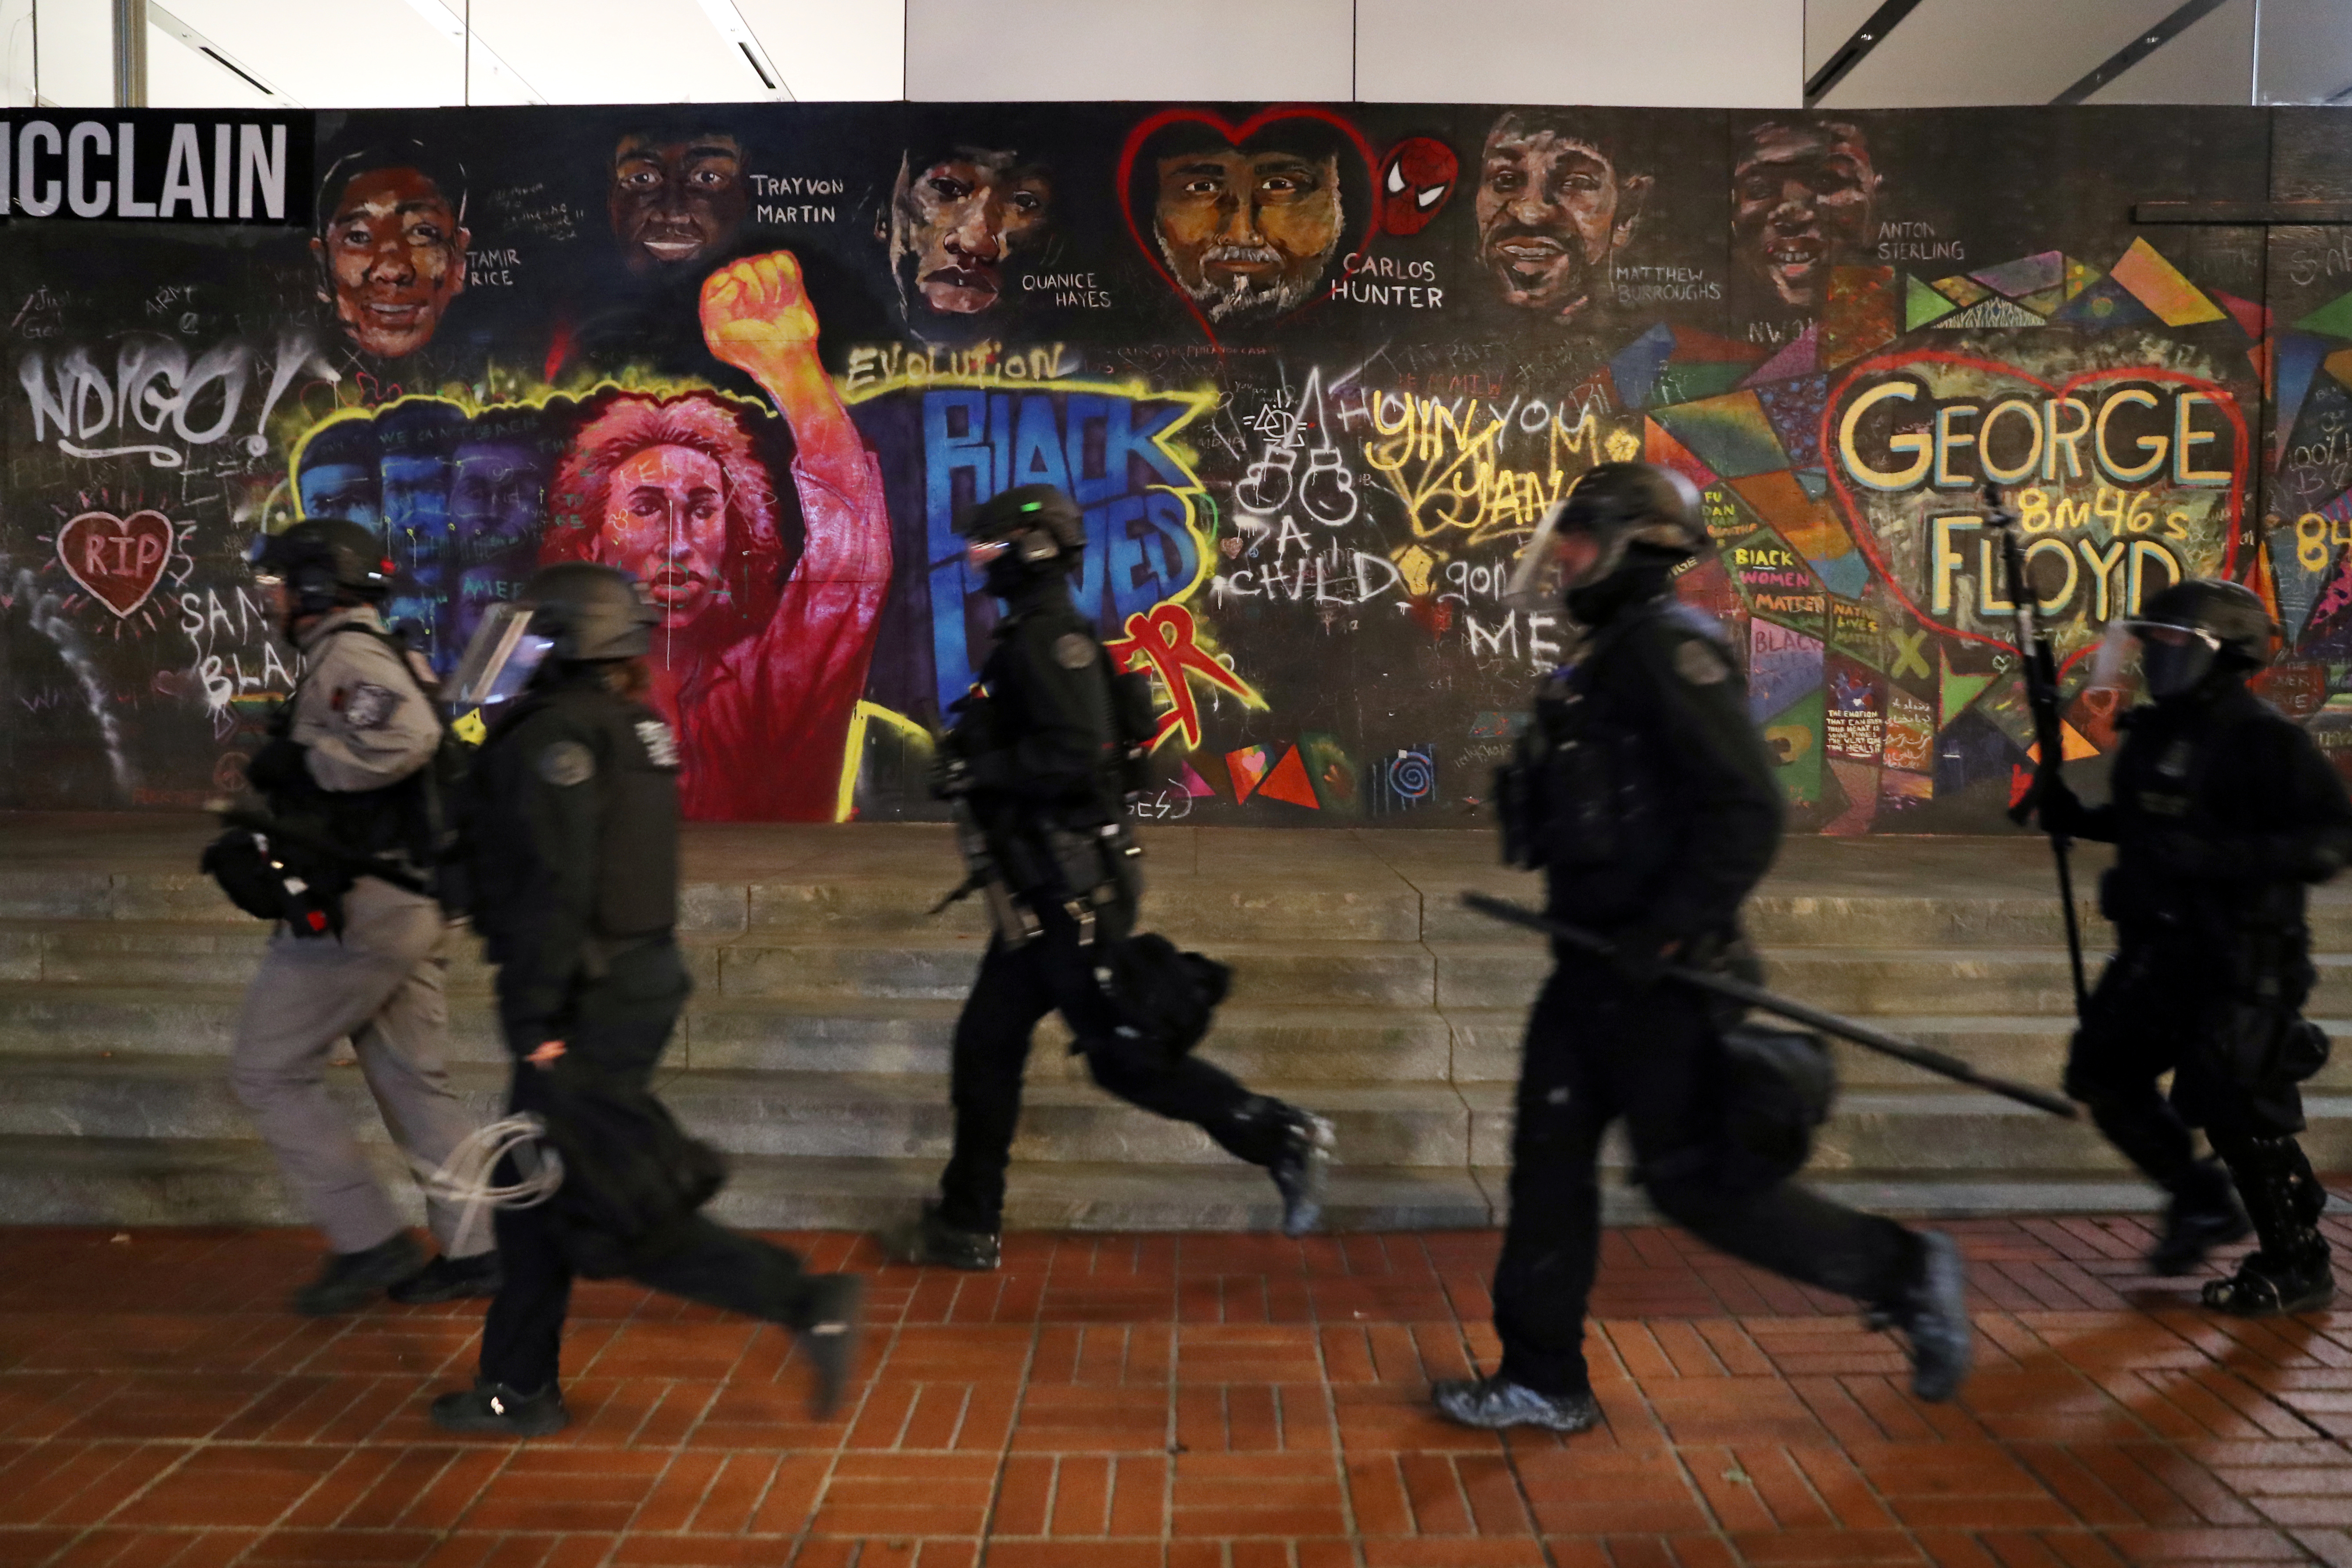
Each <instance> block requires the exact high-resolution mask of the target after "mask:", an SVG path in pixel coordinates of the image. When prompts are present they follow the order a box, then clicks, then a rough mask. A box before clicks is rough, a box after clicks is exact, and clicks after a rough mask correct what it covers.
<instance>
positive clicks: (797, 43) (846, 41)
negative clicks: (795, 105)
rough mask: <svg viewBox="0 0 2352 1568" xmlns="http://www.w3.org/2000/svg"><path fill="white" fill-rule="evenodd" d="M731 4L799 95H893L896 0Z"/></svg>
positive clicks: (900, 16)
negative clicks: (741, 15) (756, 35)
mask: <svg viewBox="0 0 2352 1568" xmlns="http://www.w3.org/2000/svg"><path fill="white" fill-rule="evenodd" d="M735 8H736V9H737V10H738V11H740V12H741V13H742V14H743V20H744V21H745V22H747V23H749V24H750V25H751V31H753V32H754V33H756V34H758V35H759V37H760V45H761V47H762V48H764V49H766V50H767V51H768V58H770V59H771V60H772V61H774V62H775V66H776V68H777V69H778V70H780V71H782V72H783V74H784V80H785V82H786V83H787V84H789V85H790V86H791V88H792V89H793V96H794V97H795V98H798V99H800V100H802V101H803V102H805V103H814V102H817V101H819V100H838V99H874V98H897V97H898V95H899V92H900V90H901V89H902V88H903V87H904V85H905V81H906V69H907V63H906V60H905V59H904V58H902V55H901V53H900V51H901V49H902V48H903V47H904V45H905V41H906V36H907V8H906V5H905V4H904V0H856V3H855V4H844V3H843V0H735Z"/></svg>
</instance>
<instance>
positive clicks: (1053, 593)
mask: <svg viewBox="0 0 2352 1568" xmlns="http://www.w3.org/2000/svg"><path fill="white" fill-rule="evenodd" d="M961 532H962V533H963V535H964V536H965V537H966V538H967V539H968V540H969V541H970V542H971V543H970V549H969V558H970V560H971V563H972V564H973V565H974V566H975V567H977V568H978V569H979V570H980V571H981V572H982V574H984V576H985V578H986V581H987V585H988V591H989V592H990V593H991V594H992V595H995V597H996V598H997V599H998V600H999V601H1000V602H1001V603H1002V604H1003V609H1004V614H1003V619H1002V620H1001V621H999V622H998V623H997V627H996V647H995V648H994V649H993V650H992V652H991V653H990V655H989V657H988V659H987V662H986V664H985V666H984V667H983V668H982V671H981V686H982V691H981V692H980V693H978V694H975V695H974V696H973V697H971V698H970V699H968V700H964V701H963V702H961V703H959V704H958V705H957V706H958V709H959V712H958V716H957V720H956V723H955V726H954V728H953V729H952V730H951V731H950V732H949V734H948V735H947V736H946V737H945V739H944V740H943V741H942V742H941V743H940V755H939V762H938V764H937V768H936V771H935V773H934V776H933V784H932V787H933V793H934V794H935V795H938V796H939V797H940V799H942V800H946V801H949V802H950V803H951V804H952V805H954V807H955V810H956V814H957V820H958V825H959V837H961V840H962V844H963V847H964V850H965V854H966V857H967V863H968V865H969V866H970V868H971V875H970V876H969V877H968V878H967V879H966V880H965V883H964V886H963V887H962V888H961V889H958V890H957V893H956V894H954V895H950V901H952V899H953V898H954V897H958V896H961V894H962V893H964V892H966V891H972V890H979V891H983V892H985V894H986V896H987V898H988V901H989V908H990V910H991V913H992V918H993V920H994V921H995V926H996V930H995V934H994V935H993V936H992V937H991V938H990V940H989V943H988V952H987V955H986V956H985V957H984V958H983V959H982V961H981V966H980V977H979V979H978V980H977V981H976V982H975V983H974V984H973V985H972V989H971V997H970V998H969V999H968V1000H967V1001H966V1002H965V1003H964V1007H963V1013H962V1016H961V1017H959V1018H958V1019H957V1020H956V1028H955V1045H954V1055H953V1058H952V1062H951V1066H950V1096H951V1097H952V1099H953V1100H954V1104H955V1149H954V1152H953V1154H952V1155H951V1156H950V1159H949V1161H948V1166H947V1170H946V1172H945V1173H943V1174H942V1175H941V1176H940V1196H939V1199H938V1201H937V1202H935V1203H927V1204H926V1205H924V1207H923V1211H922V1213H921V1215H920V1216H919V1218H918V1219H917V1220H916V1221H915V1222H914V1223H913V1225H912V1226H909V1227H908V1229H907V1230H906V1231H905V1232H904V1234H902V1235H900V1236H898V1237H894V1238H893V1250H895V1251H896V1252H897V1253H898V1255H899V1256H901V1257H903V1258H907V1259H908V1261H910V1262H916V1263H929V1264H938V1265H941V1266H944V1267H947V1268H967V1269H990V1268H995V1267H996V1266H997V1264H998V1262H999V1259H1000V1250H999V1245H998V1233H999V1230H1000V1229H1001V1226H1002V1222H1003V1209H1004V1172H1005V1167H1006V1165H1007V1164H1008V1163H1010V1162H1011V1159H1012V1154H1013V1127H1014V1124H1015V1123H1016V1122H1017V1121H1019V1120H1020V1116H1021V1076H1022V1071H1023V1068H1024V1065H1025V1064H1026V1063H1027V1061H1028V1059H1029V1044H1030V1035H1031V1033H1032V1031H1034V1029H1035V1028H1036V1026H1037V1022H1038V1020H1039V1019H1041V1018H1043V1017H1044V1016H1045V1015H1046V1014H1047V1013H1049V1012H1054V1011H1059V1012H1060V1013H1061V1015H1062V1017H1063V1020H1064V1022H1066V1023H1067V1024H1068V1025H1069V1026H1070V1032H1071V1033H1072V1034H1073V1035H1074V1036H1076V1042H1075V1044H1074V1045H1073V1046H1072V1047H1071V1048H1072V1049H1073V1051H1075V1052H1076V1054H1078V1055H1081V1056H1084V1057H1085V1058H1086V1061H1087V1071H1088V1072H1089V1073H1091V1074H1092V1075H1093V1076H1094V1079H1095V1081H1096V1082H1097V1083H1098V1084H1100V1085H1101V1086H1102V1087H1103V1088H1105V1089H1108V1090H1109V1091H1110V1092H1111V1093H1113V1094H1115V1095H1117V1096H1118V1097H1119V1098H1120V1099H1122V1100H1127V1101H1129V1103H1130V1104H1134V1105H1139V1106H1141V1107H1142V1108H1143V1109H1144V1110H1150V1111H1155V1112H1157V1113H1158V1114H1160V1115H1161V1116H1165V1117H1170V1118H1171V1119H1173V1120H1176V1121H1190V1122H1192V1123H1193V1124H1194V1125H1195V1126H1197V1127H1200V1128H1201V1129H1202V1131H1206V1132H1207V1133H1208V1134H1209V1136H1210V1137H1211V1138H1213V1139H1214V1140H1215V1141H1216V1142H1217V1144H1218V1146H1219V1147H1221V1148H1223V1150H1224V1151H1225V1152H1227V1153H1230V1154H1232V1155H1234V1157H1235V1158H1237V1159H1241V1160H1245V1161H1247V1162H1249V1163H1251V1164H1253V1165H1260V1166H1264V1167H1265V1169H1266V1171H1267V1173H1269V1174H1270V1175H1272V1176H1273V1178H1274V1184H1275V1187H1276V1193H1277V1194H1278V1195H1279V1197H1280V1199H1281V1203H1282V1227H1283V1230H1284V1232H1285V1234H1286V1235H1290V1236H1301V1235H1304V1234H1305V1233H1306V1232H1307V1231H1308V1230H1309V1229H1311V1228H1313V1226H1314V1225H1315V1223H1316V1221H1317V1219H1318V1216H1319V1215H1320V1213H1321V1208H1322V1188H1323V1178H1324V1171H1325V1168H1326V1166H1327V1164H1328V1161H1329V1158H1330V1151H1331V1143H1332V1136H1331V1126H1330V1123H1328V1121H1324V1120H1323V1119H1322V1118H1320V1117H1318V1116H1314V1115H1310V1114H1308V1113H1307V1111H1304V1110H1299V1109H1298V1108H1297V1107H1296V1106H1293V1105H1286V1104H1285V1103H1283V1102H1282V1101H1281V1100H1272V1099H1268V1098H1267V1097H1265V1096H1264V1095H1258V1094H1252V1093H1251V1092H1250V1091H1249V1090H1248V1089H1244V1088H1243V1087H1242V1086H1241V1085H1240V1084H1239V1083H1237V1082H1235V1081H1234V1079H1233V1077H1232V1075H1230V1074H1228V1073H1226V1072H1223V1071H1222V1070H1221V1069H1219V1068H1215V1067H1213V1066H1211V1065H1210V1064H1209V1063H1207V1062H1204V1061H1202V1060H1201V1059H1200V1058H1198V1057H1196V1056H1193V1055H1192V1054H1191V1050H1192V1046H1193V1044H1194V1043H1195V1042H1197V1041H1198V1040H1199V1038H1200V1037H1201V1036H1202V1034H1203V1033H1204V1032H1205V1031H1206V1030H1207V1027H1208V1016H1209V1010H1210V1008H1211V1007H1213V1005H1214V1004H1215V1002H1216V1000H1217V999H1218V998H1219V997H1220V996H1222V995H1223V983H1224V976H1223V965H1220V964H1216V963H1212V962H1211V961H1209V960H1206V959H1203V958H1202V957H1200V955H1198V954H1196V953H1178V952H1176V951H1175V950H1174V949H1173V948H1172V947H1171V946H1170V945H1169V944H1168V942H1166V941H1165V940H1164V939H1162V938H1160V937H1156V936H1149V935H1146V936H1138V935H1136V934H1135V917H1136V906H1137V902H1138V900H1139V899H1140V897H1141V895H1142V891H1143V882H1142V876H1141V873H1140V856H1141V850H1140V848H1139V847H1138V846H1137V845H1136V844H1135V843H1134V841H1133V839H1132V837H1130V836H1129V832H1128V829H1127V827H1126V810H1125V801H1126V795H1127V792H1128V791H1129V789H1130V788H1133V787H1136V781H1134V780H1133V779H1131V777H1130V770H1131V769H1133V768H1135V767H1138V766H1139V765H1140V763H1141V760H1142V757H1143V754H1144V752H1145V751H1146V750H1147V749H1148V746H1149V742H1150V736H1151V731H1152V720H1151V711H1150V698H1149V694H1148V690H1146V689H1142V688H1143V687H1144V678H1142V677H1139V676H1120V675H1118V674H1117V673H1116V672H1115V671H1114V670H1113V668H1112V666H1111V660H1110V656H1109V654H1108V652H1106V651H1105V649H1104V647H1103V645H1102V642H1101V640H1100V639H1099V638H1098V637H1096V635H1095V629H1094V626H1093V625H1092V623H1091V622H1089V621H1088V620H1087V617H1086V616H1083V615H1081V614H1080V613H1079V611H1078V608H1077V606H1076V605H1075V604H1074V603H1072V601H1071V598H1070V578H1071V576H1072V575H1073V574H1075V573H1076V571H1077V569H1078V564H1079V554H1080V552H1081V551H1083V550H1084V549H1085V548H1086V529H1085V525H1084V523H1083V521H1082V520H1081V519H1080V516H1079V513H1078V509H1077V508H1076V506H1075V505H1074V504H1072V502H1071V500H1070V499H1069V498H1068V497H1067V496H1066V495H1064V494H1062V493H1061V492H1060V491H1059V490H1056V489H1054V488H1052V487H1051V486H1049V485H1023V486H1020V487H1018V488H1016V489H1009V490H1006V491H1004V492H1003V493H1002V494H999V495H997V496H996V497H994V498H993V499H992V500H988V501H986V502H984V503H983V504H982V505H981V506H979V507H977V508H975V509H973V510H972V512H971V514H970V515H969V516H968V517H966V519H965V520H964V522H963V526H962V529H961ZM943 907H944V906H943Z"/></svg>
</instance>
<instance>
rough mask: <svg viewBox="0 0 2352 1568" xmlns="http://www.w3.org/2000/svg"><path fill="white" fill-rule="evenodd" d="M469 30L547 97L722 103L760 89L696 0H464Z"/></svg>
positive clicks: (753, 95)
mask: <svg viewBox="0 0 2352 1568" xmlns="http://www.w3.org/2000/svg"><path fill="white" fill-rule="evenodd" d="M473 15H474V35H475V37H478V38H479V39H481V41H482V42H484V43H486V44H488V45H489V46H490V47H492V48H494V49H496V50H497V51H498V52H499V56H500V58H503V59H504V60H505V61H506V62H507V63H508V64H509V65H510V66H512V67H513V68H515V69H516V70H517V71H518V72H520V74H521V76H522V79H524V80H525V81H527V82H529V83H530V85H531V86H532V87H533V88H534V89H537V90H538V92H539V94H540V96H541V97H542V98H544V99H545V100H547V101H548V102H550V103H730V102H735V101H738V100H746V99H764V98H766V97H767V96H768V94H767V89H765V88H763V87H762V86H761V83H760V79H759V77H758V75H757V74H756V73H754V72H753V70H752V69H751V62H750V61H748V60H746V59H745V58H743V54H742V51H741V50H740V49H738V48H737V47H735V46H734V45H733V44H730V43H729V42H728V41H727V39H726V38H725V37H721V36H720V34H719V30H718V29H717V28H716V27H714V26H711V25H710V18H709V16H707V15H705V14H704V12H703V9H702V7H701V6H700V5H697V4H696V0H473Z"/></svg>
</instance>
